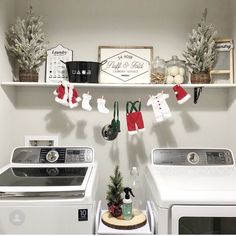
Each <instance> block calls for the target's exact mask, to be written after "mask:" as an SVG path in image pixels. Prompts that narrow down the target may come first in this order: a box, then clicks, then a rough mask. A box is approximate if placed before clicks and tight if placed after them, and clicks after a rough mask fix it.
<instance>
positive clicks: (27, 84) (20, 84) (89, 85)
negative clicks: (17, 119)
mask: <svg viewBox="0 0 236 236" xmlns="http://www.w3.org/2000/svg"><path fill="white" fill-rule="evenodd" d="M1 85H2V86H12V87H57V86H58V85H59V84H57V83H45V82H2V83H1ZM74 85H75V87H78V88H172V87H173V86H174V85H173V84H93V83H74ZM181 86H182V87H184V88H195V87H204V88H235V87H236V84H182V85H181Z"/></svg>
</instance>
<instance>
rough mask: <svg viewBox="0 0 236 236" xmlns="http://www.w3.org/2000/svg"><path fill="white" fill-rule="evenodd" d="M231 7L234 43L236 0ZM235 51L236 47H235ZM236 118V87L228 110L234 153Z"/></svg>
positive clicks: (230, 137)
mask: <svg viewBox="0 0 236 236" xmlns="http://www.w3.org/2000/svg"><path fill="white" fill-rule="evenodd" d="M230 8H231V22H232V29H233V38H234V43H235V42H236V15H235V11H236V1H234V0H231V1H230ZM234 52H236V51H235V49H234ZM234 61H236V56H235V53H234ZM234 78H235V80H236V73H235V72H234ZM235 119H236V92H235V89H231V90H230V92H229V112H228V119H227V121H228V122H227V124H229V125H228V129H229V135H228V142H229V147H230V148H231V149H232V150H233V151H234V154H235V155H236V145H235V144H236V142H235V141H236V126H235Z"/></svg>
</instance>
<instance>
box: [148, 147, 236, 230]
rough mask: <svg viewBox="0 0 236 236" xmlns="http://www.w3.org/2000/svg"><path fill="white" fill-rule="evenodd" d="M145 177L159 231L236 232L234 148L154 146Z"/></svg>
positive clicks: (156, 226)
mask: <svg viewBox="0 0 236 236" xmlns="http://www.w3.org/2000/svg"><path fill="white" fill-rule="evenodd" d="M145 181H146V188H147V189H146V198H147V200H149V201H151V202H152V209H153V213H154V217H155V222H156V224H155V232H156V234H236V168H235V159H234V156H233V153H232V151H230V150H228V149H211V148H206V149H204V148H201V149H200V148H199V149H197V148H188V149H186V148H185V149H170V148H168V149H159V148H156V149H153V150H152V154H151V163H149V164H148V165H147V167H146V171H145Z"/></svg>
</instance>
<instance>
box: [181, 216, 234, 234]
mask: <svg viewBox="0 0 236 236" xmlns="http://www.w3.org/2000/svg"><path fill="white" fill-rule="evenodd" d="M179 234H236V217H182V218H180V219H179Z"/></svg>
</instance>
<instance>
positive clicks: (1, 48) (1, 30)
mask: <svg viewBox="0 0 236 236" xmlns="http://www.w3.org/2000/svg"><path fill="white" fill-rule="evenodd" d="M14 19H15V3H14V1H9V0H1V1H0V74H1V76H0V78H1V79H0V80H1V81H5V80H9V79H11V78H12V73H11V66H10V63H9V60H8V56H7V54H6V50H5V32H6V31H7V29H8V27H9V25H10V23H12V22H13V20H14ZM13 90H14V89H12V88H9V89H5V90H4V89H0V98H1V99H0V121H1V122H0V150H1V157H0V166H2V165H3V164H5V163H7V162H9V154H10V152H11V151H12V148H13V147H14V146H15V144H14V141H13V140H12V139H13V136H14V133H15V131H14V129H13V126H14V122H15V119H14V116H13V114H14V112H15V107H14V97H15V93H14V91H13Z"/></svg>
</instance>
